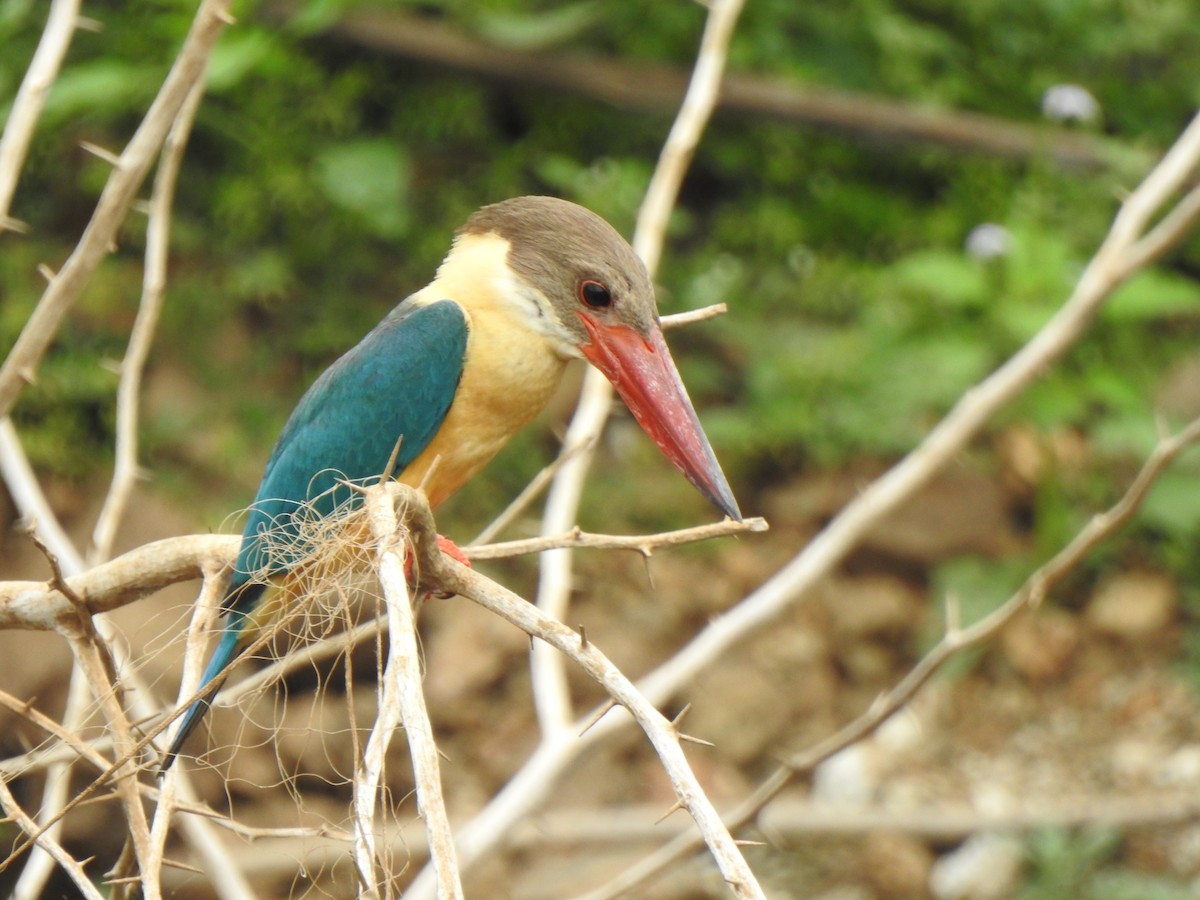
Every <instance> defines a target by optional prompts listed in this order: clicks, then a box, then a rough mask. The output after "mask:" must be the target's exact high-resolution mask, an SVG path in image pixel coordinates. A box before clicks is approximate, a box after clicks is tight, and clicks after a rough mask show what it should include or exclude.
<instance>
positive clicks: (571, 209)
mask: <svg viewBox="0 0 1200 900" xmlns="http://www.w3.org/2000/svg"><path fill="white" fill-rule="evenodd" d="M580 357H582V358H583V359H585V360H587V361H588V362H589V363H591V364H592V365H593V366H595V367H596V368H597V369H599V370H600V371H601V372H602V373H603V374H604V375H605V376H606V377H607V378H608V380H609V381H610V382H611V383H612V385H613V387H614V388H615V389H616V391H617V393H618V394H619V395H620V396H621V398H622V399H623V400H624V401H625V403H626V405H627V406H628V407H629V410H630V411H631V412H632V414H633V416H634V418H635V419H636V421H637V422H638V424H639V425H640V426H641V427H642V429H643V430H644V431H645V432H646V433H647V434H648V435H649V437H650V438H651V439H652V440H653V442H654V443H655V444H656V445H657V446H658V448H659V449H660V450H661V452H662V453H663V455H664V456H665V457H666V458H667V459H668V460H669V461H670V462H671V463H672V464H673V465H674V466H675V467H676V468H678V469H679V470H680V471H681V472H682V473H683V474H684V476H685V477H686V478H687V479H688V480H689V481H690V482H691V483H692V484H693V485H694V486H695V487H696V488H697V489H698V490H699V492H700V493H701V494H702V495H704V496H705V497H706V498H708V500H709V501H711V503H712V504H713V505H715V506H716V508H717V509H718V510H719V511H720V512H722V513H723V514H724V515H726V516H728V517H730V518H732V519H734V520H738V521H740V520H741V518H742V516H741V512H740V511H739V509H738V505H737V502H736V500H735V499H734V496H733V492H732V490H731V489H730V487H729V483H728V481H727V480H726V478H725V475H724V473H723V471H722V470H721V467H720V465H719V463H718V462H717V459H716V456H715V455H714V453H713V450H712V446H711V444H710V443H709V440H708V438H707V437H706V435H705V433H704V430H703V428H702V427H701V425H700V422H699V419H698V418H697V415H696V412H695V409H694V407H693V405H692V402H691V400H690V399H689V397H688V394H687V390H686V389H685V388H684V385H683V381H682V380H681V378H680V376H679V372H678V369H677V368H676V366H675V363H674V361H673V360H672V357H671V354H670V352H669V350H668V349H667V345H666V342H665V341H664V339H663V335H662V329H661V326H660V322H659V317H658V311H657V307H656V304H655V298H654V289H653V286H652V284H651V281H650V278H649V276H648V274H647V271H646V267H645V265H644V264H643V262H642V260H641V259H640V257H639V256H638V255H637V254H636V253H635V252H634V250H633V248H632V247H631V246H630V245H629V244H628V243H627V242H626V241H625V239H624V238H622V237H621V235H620V234H619V233H618V232H617V231H616V229H614V228H613V227H612V226H611V225H610V224H609V223H608V222H607V221H605V220H604V219H603V218H601V217H600V216H599V215H597V214H596V213H594V212H592V211H590V210H588V209H586V208H584V207H582V206H579V205H577V204H575V203H572V202H570V201H567V200H562V199H558V198H555V197H545V196H526V197H516V198H512V199H508V200H503V201H500V202H498V203H493V204H490V205H487V206H484V207H482V208H481V209H479V210H477V211H476V212H475V213H473V214H472V215H471V216H470V217H469V218H468V219H467V221H466V223H465V224H464V225H463V226H462V227H461V228H460V229H459V230H458V231H457V233H456V234H455V236H454V238H453V241H452V243H451V247H450V250H449V252H448V254H447V255H446V257H445V259H444V260H443V261H442V263H441V265H440V266H439V267H438V269H437V272H436V274H435V277H434V279H433V281H431V282H430V283H429V284H428V285H427V286H426V287H424V288H422V289H420V290H418V291H416V292H415V293H413V294H411V295H409V296H408V297H407V298H406V299H404V300H403V301H401V302H400V303H399V304H398V305H397V306H396V307H395V308H394V309H393V310H392V311H391V312H390V313H389V314H388V315H387V316H386V317H385V318H384V319H383V320H382V321H381V322H380V323H379V324H378V325H377V326H376V327H375V328H374V329H372V330H371V331H370V332H369V333H368V334H367V335H366V336H365V337H364V338H363V339H362V340H361V341H360V342H359V343H358V344H357V345H356V346H355V347H353V348H352V349H351V350H349V351H348V352H346V353H345V354H344V355H343V356H342V357H341V358H339V359H338V360H337V361H335V362H334V363H333V364H332V365H331V366H329V368H328V369H326V370H325V371H324V372H323V373H322V374H321V375H320V376H319V377H318V378H317V379H316V380H315V381H314V382H313V384H312V385H311V386H310V387H309V388H308V390H307V391H306V392H305V393H304V394H303V396H302V397H301V398H300V400H299V402H298V403H297V405H296V407H295V409H294V410H293V412H292V413H291V415H290V417H289V418H288V420H287V422H286V423H285V425H284V427H283V430H282V431H281V432H280V435H279V437H278V439H277V441H276V443H275V446H274V449H273V450H272V452H271V454H270V457H269V458H268V460H267V464H266V468H265V470H264V472H263V476H262V481H261V483H260V484H259V488H258V492H257V495H256V497H255V500H254V503H253V504H252V505H251V507H250V512H249V514H248V517H247V520H246V523H245V528H244V530H243V532H242V541H241V544H240V548H239V551H238V555H237V560H236V562H235V564H234V566H233V572H232V575H231V577H230V581H229V584H228V587H227V588H226V591H225V594H224V601H223V604H222V609H223V615H224V621H223V624H222V626H221V631H220V638H219V640H218V643H217V647H216V649H215V650H214V652H213V654H212V656H211V658H210V659H209V662H208V664H207V666H206V668H205V670H204V672H203V674H202V675H201V689H202V690H204V689H206V688H210V686H212V687H211V689H209V690H205V693H204V694H203V696H202V697H201V698H200V699H197V700H195V701H194V702H193V703H192V704H191V706H190V707H189V708H188V709H187V711H186V712H185V713H184V714H183V715H182V717H181V719H180V724H179V725H178V726H177V728H176V731H175V735H174V737H173V739H172V742H171V744H170V747H169V749H168V750H167V753H166V756H165V758H164V761H163V763H162V765H161V768H160V772H165V771H166V770H167V768H169V767H170V765H171V764H172V762H173V761H174V760H175V758H176V757H177V756H178V755H179V753H180V752H181V750H182V748H183V744H184V742H185V741H186V740H187V738H188V737H189V735H190V734H191V733H192V732H193V731H194V730H195V729H196V727H197V726H198V725H199V724H200V722H201V720H202V719H203V717H204V715H205V713H206V712H207V710H208V707H209V698H210V697H211V696H212V694H213V693H215V691H216V689H217V688H216V686H215V685H213V682H216V681H218V680H223V679H224V677H225V676H226V675H227V674H228V672H227V670H228V668H229V666H230V665H231V663H232V662H233V661H234V660H235V659H236V658H237V657H238V655H239V654H240V652H241V651H242V650H244V649H245V648H246V646H248V645H249V643H251V640H250V638H251V636H252V635H253V634H255V633H257V632H258V630H259V629H260V628H261V627H262V623H261V622H260V621H259V620H261V619H264V618H269V616H270V615H274V614H277V613H278V607H279V606H280V605H281V604H284V603H286V602H287V601H288V600H289V599H293V598H291V597H288V596H287V595H286V592H285V593H284V594H282V595H281V594H280V591H279V586H280V584H282V583H285V582H286V579H287V578H288V576H289V575H294V573H295V572H296V571H297V570H299V569H301V568H302V567H303V565H304V560H305V558H306V557H307V556H308V555H310V554H311V552H312V550H313V548H312V547H311V546H309V545H307V544H306V542H305V539H304V537H303V535H302V526H303V525H304V523H305V521H310V520H311V519H312V517H313V516H314V515H315V516H317V517H328V516H331V515H332V514H333V513H334V511H335V510H337V509H340V508H343V507H344V506H345V505H346V504H349V505H351V506H352V505H353V504H354V503H355V502H357V498H359V497H360V496H361V492H356V491H354V490H352V489H351V487H350V486H349V484H348V482H360V483H369V482H370V481H371V480H372V479H375V480H378V479H379V478H380V477H381V475H382V474H383V473H384V472H385V471H386V470H387V469H388V466H389V462H390V463H391V464H392V466H391V472H392V477H394V478H396V480H398V481H400V482H401V483H404V484H407V485H411V486H413V487H417V486H420V487H421V488H422V489H423V490H424V491H425V493H426V495H427V497H428V500H429V503H430V506H431V507H434V508H436V507H437V506H438V505H439V504H440V503H442V502H443V501H444V500H446V498H448V497H449V496H450V495H452V494H453V493H454V492H455V491H457V490H458V489H459V488H460V487H462V486H463V485H464V484H465V483H466V482H467V481H469V480H470V479H471V478H472V477H474V476H475V475H476V474H477V473H478V472H479V471H480V469H482V468H483V466H484V465H485V464H487V463H488V462H489V461H490V460H491V459H492V457H493V456H495V454H496V453H497V452H498V451H499V450H500V448H501V447H502V446H503V445H504V444H505V443H506V442H507V441H508V440H509V439H510V438H511V437H512V436H513V435H514V434H515V433H516V432H517V431H518V430H519V429H520V428H521V427H523V426H524V425H526V424H528V423H529V421H530V420H531V419H533V418H534V417H535V416H536V415H537V414H538V412H540V411H541V410H542V409H543V408H544V407H545V405H546V403H547V401H549V399H550V397H551V394H552V393H553V392H554V390H555V388H556V387H557V386H558V384H559V382H560V380H561V378H562V376H563V373H564V371H565V369H566V367H567V364H568V363H569V362H570V361H571V360H573V359H577V358H580ZM439 545H441V546H442V547H443V549H448V550H450V551H451V552H453V550H454V549H455V548H453V546H452V545H449V544H448V542H447V543H446V544H442V542H441V540H439ZM281 596H283V598H284V599H282V600H281V599H280V597H281ZM272 598H273V599H272Z"/></svg>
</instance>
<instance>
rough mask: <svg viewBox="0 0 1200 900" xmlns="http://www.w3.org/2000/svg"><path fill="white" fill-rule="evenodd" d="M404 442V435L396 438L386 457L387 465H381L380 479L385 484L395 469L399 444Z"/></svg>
mask: <svg viewBox="0 0 1200 900" xmlns="http://www.w3.org/2000/svg"><path fill="white" fill-rule="evenodd" d="M403 443H404V435H400V437H398V438H396V444H395V446H394V447H392V455H391V456H389V457H388V461H387V465H386V466H384V467H383V477H382V478H380V481H381V482H382V483H383V484H387V483H388V482H389V481H391V480H392V473H393V472H395V471H396V460H397V459H399V458H400V446H401V445H402V444H403Z"/></svg>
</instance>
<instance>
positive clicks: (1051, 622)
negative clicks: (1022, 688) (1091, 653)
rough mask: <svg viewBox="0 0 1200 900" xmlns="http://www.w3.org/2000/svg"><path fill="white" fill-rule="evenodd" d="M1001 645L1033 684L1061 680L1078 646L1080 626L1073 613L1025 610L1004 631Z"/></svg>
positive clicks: (1012, 661)
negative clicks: (1034, 682)
mask: <svg viewBox="0 0 1200 900" xmlns="http://www.w3.org/2000/svg"><path fill="white" fill-rule="evenodd" d="M1000 645H1001V647H1002V648H1003V649H1004V656H1005V658H1006V659H1007V660H1008V662H1009V665H1011V666H1012V667H1013V668H1014V669H1015V670H1016V671H1017V672H1019V673H1020V674H1021V675H1023V676H1024V677H1025V678H1027V679H1029V680H1030V681H1036V682H1045V681H1053V680H1055V679H1058V678H1061V677H1062V676H1063V673H1064V672H1065V671H1066V669H1067V666H1068V665H1069V664H1070V662H1071V660H1072V658H1073V657H1074V655H1075V650H1076V648H1077V647H1078V646H1079V626H1078V623H1077V622H1076V621H1075V617H1074V616H1072V615H1071V614H1070V613H1068V612H1065V611H1063V610H1060V609H1054V608H1052V607H1043V608H1042V609H1039V610H1037V611H1036V612H1034V611H1031V610H1026V611H1025V612H1023V613H1021V614H1020V615H1018V616H1017V617H1016V618H1015V619H1014V620H1013V621H1012V622H1010V623H1009V625H1008V627H1007V628H1005V629H1004V631H1003V633H1002V635H1001V640H1000Z"/></svg>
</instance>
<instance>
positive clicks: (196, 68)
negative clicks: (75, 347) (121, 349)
mask: <svg viewBox="0 0 1200 900" xmlns="http://www.w3.org/2000/svg"><path fill="white" fill-rule="evenodd" d="M229 18H230V15H229V0H203V3H202V4H201V7H200V10H199V11H198V12H197V13H196V18H195V20H194V21H193V23H192V28H191V31H190V32H189V33H188V36H187V38H186V39H185V40H184V43H183V47H182V48H181V50H180V51H179V55H178V56H177V57H176V60H175V64H174V66H172V68H171V72H170V74H169V75H168V76H167V78H166V80H165V81H164V82H163V86H162V88H161V89H160V90H159V92H158V96H157V97H155V99H154V103H153V104H152V105H151V107H150V109H149V111H148V112H147V113H146V117H145V118H144V119H143V120H142V123H141V125H139V126H138V129H137V131H136V132H135V133H134V135H133V138H132V139H131V140H130V142H129V144H128V146H127V147H126V148H125V151H124V152H123V153H122V154H121V157H120V165H118V166H117V167H116V168H115V169H114V170H113V173H112V175H110V176H109V179H108V182H107V183H106V184H105V186H104V190H103V192H102V193H101V194H100V200H99V202H98V203H97V204H96V210H95V212H94V213H93V214H92V219H91V221H90V222H89V223H88V226H87V228H86V229H85V230H84V233H83V236H82V237H81V238H80V239H79V243H78V244H77V245H76V247H75V250H74V251H73V252H72V253H71V256H70V257H69V258H68V259H67V261H66V263H65V264H64V265H63V267H62V269H61V270H60V271H59V272H58V273H57V274H56V275H54V277H53V278H52V279H51V281H50V284H49V285H48V286H47V288H46V291H45V293H43V294H42V299H41V301H40V302H39V303H38V306H37V309H36V310H34V312H33V315H31V316H30V317H29V321H28V322H26V324H25V327H24V329H23V330H22V331H21V335H20V337H18V338H17V342H16V344H14V345H13V348H12V351H11V352H10V353H9V354H8V358H7V359H6V360H5V361H4V365H3V366H0V416H6V415H8V413H9V411H10V410H11V409H12V406H13V404H14V403H15V402H16V400H17V397H18V396H19V395H20V393H21V390H22V389H23V388H24V386H25V384H26V383H27V382H28V381H29V380H30V379H32V378H33V374H34V372H35V371H36V369H37V366H38V364H39V363H40V361H41V358H42V355H43V354H44V353H45V352H46V348H47V347H49V346H50V342H51V341H52V340H53V339H54V335H55V334H56V333H57V332H58V328H59V325H60V324H61V323H62V320H63V317H64V316H65V315H66V313H67V310H68V309H69V308H70V307H71V305H72V304H73V303H74V302H75V299H76V298H77V297H78V296H79V294H80V292H81V291H82V290H83V286H84V285H85V284H86V282H87V280H88V279H89V278H90V277H91V275H92V273H93V272H94V271H95V270H96V267H97V266H98V265H99V264H100V261H101V260H102V259H104V257H105V256H107V255H108V253H109V252H110V249H111V247H112V246H113V243H114V238H115V237H116V233H117V229H118V228H119V227H120V225H121V222H122V221H124V219H125V215H126V213H127V212H128V210H129V207H130V205H131V204H132V203H133V200H134V197H135V196H136V195H137V191H138V189H139V188H140V187H141V184H142V182H143V181H144V180H145V178H146V174H147V173H148V172H149V171H150V166H151V165H153V163H154V159H155V157H156V156H157V154H158V151H159V148H160V147H161V146H162V142H163V140H164V139H165V138H166V136H167V132H168V130H169V129H170V128H171V125H172V124H173V123H174V121H175V117H176V115H177V114H178V112H179V109H180V107H181V106H182V105H183V103H184V101H185V99H186V98H187V95H188V93H189V92H190V91H191V89H192V86H193V85H194V84H196V82H197V81H199V80H201V78H202V77H203V75H204V68H205V65H206V63H207V60H208V56H209V53H210V52H211V50H212V47H213V45H214V44H215V43H216V40H217V37H218V35H219V34H220V33H221V29H222V28H223V27H224V24H225V22H226V21H228V20H229Z"/></svg>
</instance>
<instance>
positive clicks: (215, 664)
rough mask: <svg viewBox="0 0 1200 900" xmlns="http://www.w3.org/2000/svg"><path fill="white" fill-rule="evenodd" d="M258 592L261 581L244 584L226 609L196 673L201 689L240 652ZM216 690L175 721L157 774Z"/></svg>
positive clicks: (201, 715) (168, 764) (218, 676)
mask: <svg viewBox="0 0 1200 900" xmlns="http://www.w3.org/2000/svg"><path fill="white" fill-rule="evenodd" d="M262 591H263V585H261V584H252V585H247V586H244V587H243V588H242V589H241V590H240V591H239V595H238V596H237V597H236V598H235V599H236V605H237V607H239V608H234V609H230V610H229V612H228V616H229V618H228V620H227V621H226V623H225V629H224V631H223V632H222V633H221V640H220V643H218V644H217V649H216V651H214V652H213V655H212V658H211V659H209V661H208V665H207V666H205V668H204V674H203V675H201V676H200V687H201V688H206V687H208V686H209V685H211V684H212V683H213V682H214V681H217V680H218V679H220V680H224V679H223V677H222V676H223V673H224V671H225V669H226V668H228V667H229V664H230V663H232V662H233V661H234V660H235V659H236V658H237V656H238V654H239V653H241V650H242V648H241V647H239V646H238V644H239V642H240V640H241V638H242V633H243V631H244V630H245V625H246V620H247V618H248V617H249V613H250V610H251V609H253V607H254V606H255V605H256V604H257V602H258V599H259V596H260V595H261V594H262ZM219 689H220V688H219V686H218V687H214V688H213V689H212V690H211V691H209V692H208V693H207V694H205V695H204V696H203V697H201V698H200V699H199V700H197V701H196V702H195V703H193V704H192V705H191V706H190V707H188V711H187V712H186V713H184V714H183V719H182V720H181V721H180V723H179V730H178V731H177V732H175V738H174V739H173V740H172V741H171V746H170V747H169V748H168V749H167V755H166V757H164V759H163V762H162V765H161V766H159V769H158V773H159V774H160V775H161V774H162V773H163V772H165V771H167V769H169V768H171V763H173V762H175V757H176V756H178V755H179V751H180V749H181V748H182V747H183V744H184V742H185V741H186V740H187V739H188V737H189V736H190V735H191V733H192V732H193V731H195V730H196V727H197V726H198V725H199V724H200V722H201V721H202V720H203V719H204V716H205V714H206V713H207V712H208V709H209V706H210V705H211V702H210V701H211V700H212V697H213V695H214V694H215V693H216V692H217V691H218V690H219Z"/></svg>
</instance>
